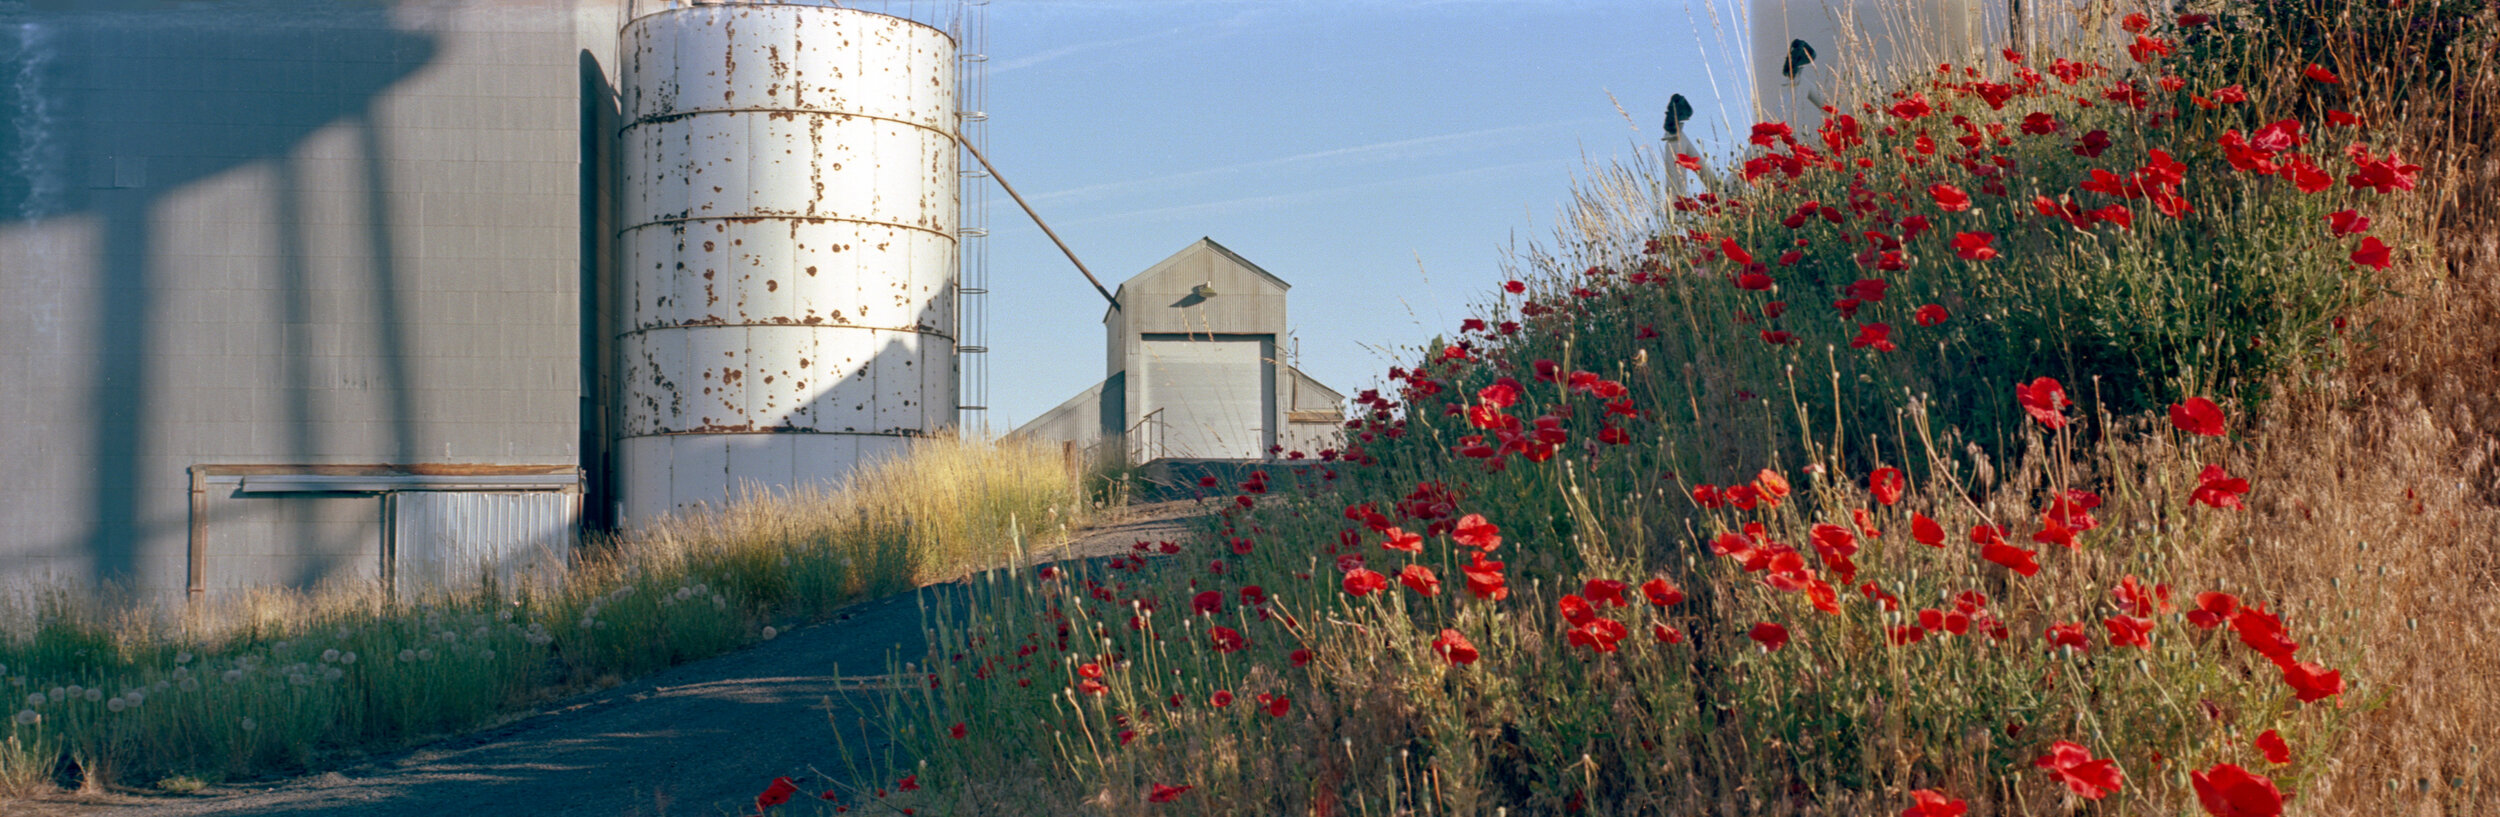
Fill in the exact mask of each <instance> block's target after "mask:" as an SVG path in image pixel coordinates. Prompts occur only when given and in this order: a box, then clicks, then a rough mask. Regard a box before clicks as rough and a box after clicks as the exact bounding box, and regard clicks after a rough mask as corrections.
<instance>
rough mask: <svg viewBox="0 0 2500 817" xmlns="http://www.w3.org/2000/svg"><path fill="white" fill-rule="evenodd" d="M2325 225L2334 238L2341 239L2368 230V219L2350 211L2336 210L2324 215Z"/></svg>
mask: <svg viewBox="0 0 2500 817" xmlns="http://www.w3.org/2000/svg"><path fill="white" fill-rule="evenodd" d="M2326 224H2327V228H2328V229H2329V230H2332V231H2334V233H2335V236H2336V237H2338V238H2341V237H2344V236H2348V235H2354V234H2358V233H2361V232H2363V231H2366V230H2368V229H2370V217H2369V216H2365V215H2362V214H2360V213H2358V212H2355V211H2352V210H2337V211H2335V212H2332V213H2328V214H2326Z"/></svg>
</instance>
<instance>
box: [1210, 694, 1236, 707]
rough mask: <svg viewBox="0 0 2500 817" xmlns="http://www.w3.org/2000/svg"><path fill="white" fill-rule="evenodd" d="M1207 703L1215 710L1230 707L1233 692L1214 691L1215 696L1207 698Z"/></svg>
mask: <svg viewBox="0 0 2500 817" xmlns="http://www.w3.org/2000/svg"><path fill="white" fill-rule="evenodd" d="M1207 703H1208V704H1210V705H1213V706H1214V707H1215V708H1217V709H1222V708H1224V707H1228V706H1232V705H1233V691H1232V690H1229V689H1219V690H1216V691H1215V694H1213V695H1209V696H1207Z"/></svg>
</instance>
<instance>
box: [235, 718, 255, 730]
mask: <svg viewBox="0 0 2500 817" xmlns="http://www.w3.org/2000/svg"><path fill="white" fill-rule="evenodd" d="M235 726H238V727H241V728H242V729H243V731H246V732H250V731H253V730H256V729H259V728H260V721H256V720H252V719H251V718H244V719H243V722H242V723H238V724H235Z"/></svg>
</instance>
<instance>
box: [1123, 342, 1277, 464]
mask: <svg viewBox="0 0 2500 817" xmlns="http://www.w3.org/2000/svg"><path fill="white" fill-rule="evenodd" d="M1141 348H1142V351H1143V352H1144V354H1143V355H1142V357H1143V358H1144V359H1143V360H1140V361H1138V362H1139V363H1140V364H1141V365H1140V366H1139V367H1138V368H1139V369H1140V370H1141V371H1140V374H1141V376H1142V377H1143V379H1144V381H1145V383H1144V385H1145V405H1144V406H1142V407H1140V408H1141V410H1142V412H1143V413H1144V415H1147V416H1151V417H1153V418H1154V419H1153V420H1151V422H1152V423H1153V424H1154V425H1155V426H1156V428H1155V429H1153V430H1152V432H1153V433H1150V434H1148V435H1147V438H1148V439H1159V440H1160V444H1159V445H1155V446H1153V447H1154V448H1155V449H1156V450H1151V451H1140V452H1137V453H1138V455H1139V456H1138V460H1139V461H1140V462H1143V461H1146V460H1151V459H1160V458H1165V457H1184V458H1195V459H1251V458H1256V457H1263V456H1266V455H1267V446H1268V445H1269V440H1270V439H1271V438H1272V436H1273V431H1274V429H1272V428H1270V427H1269V425H1268V418H1269V416H1270V414H1271V413H1272V412H1271V411H1270V410H1269V409H1270V407H1271V406H1273V405H1275V391H1274V389H1275V386H1274V385H1273V384H1274V382H1275V381H1273V380H1272V379H1270V378H1269V377H1268V364H1267V358H1268V354H1267V350H1268V343H1267V338H1264V337H1222V336H1218V337H1216V338H1213V339H1206V338H1203V337H1202V338H1200V339H1196V340H1164V339H1153V338H1150V339H1146V340H1144V341H1143V343H1142V344H1141ZM1157 412H1161V413H1160V414H1157Z"/></svg>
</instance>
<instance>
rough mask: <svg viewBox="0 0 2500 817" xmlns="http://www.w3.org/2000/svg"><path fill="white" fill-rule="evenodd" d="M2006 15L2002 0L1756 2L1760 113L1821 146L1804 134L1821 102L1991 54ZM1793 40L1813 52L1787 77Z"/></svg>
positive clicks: (2045, 0) (2001, 37) (1819, 115)
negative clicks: (1783, 68)
mask: <svg viewBox="0 0 2500 817" xmlns="http://www.w3.org/2000/svg"><path fill="white" fill-rule="evenodd" d="M2057 2H2058V0H2033V3H2032V5H2048V4H2053V3H2057ZM2005 15H2006V0H1906V2H1905V0H1753V14H1752V18H1751V21H1750V26H1751V30H1752V34H1753V36H1752V39H1751V44H1752V47H1753V72H1752V73H1753V79H1754V105H1755V108H1756V112H1757V115H1758V116H1760V117H1761V118H1762V120H1763V121H1766V122H1786V123H1789V125H1790V126H1791V127H1794V128H1795V129H1796V132H1797V136H1798V138H1799V139H1800V140H1803V141H1805V142H1806V143H1807V144H1810V145H1816V146H1817V147H1818V149H1819V147H1820V144H1819V143H1818V142H1816V141H1814V140H1812V139H1810V138H1808V136H1809V135H1810V134H1812V133H1814V131H1815V129H1816V128H1818V127H1821V125H1822V123H1823V112H1822V110H1821V107H1822V106H1824V105H1834V106H1838V105H1842V104H1847V105H1850V106H1854V105H1856V104H1857V103H1859V102H1864V101H1869V100H1865V99H1862V98H1859V97H1855V96H1850V92H1851V89H1855V88H1872V87H1878V84H1879V83H1881V82H1883V81H1884V80H1887V79H1893V78H1898V77H1900V76H1901V75H1902V74H1904V73H1910V72H1918V71H1926V70H1931V69H1933V68H1935V66H1936V64H1937V63H1939V62H1951V63H1953V64H1955V65H1970V64H1973V60H1976V59H1983V58H1985V57H1986V56H1990V55H1994V54H1995V53H1996V50H1997V49H1999V48H2002V47H2004V46H2005V45H2006V44H2007V43H2008V40H2007V37H2006V35H2007V27H2006V23H2005ZM1793 40H1803V41H1805V42H1806V44H1807V45H1808V46H1810V47H1812V48H1813V49H1814V54H1815V56H1814V59H1813V61H1812V62H1810V63H1809V64H1807V65H1806V66H1805V68H1804V69H1803V70H1800V71H1798V72H1797V74H1796V76H1795V78H1794V79H1791V78H1790V77H1788V76H1786V75H1784V74H1782V73H1781V71H1780V68H1781V65H1782V64H1783V63H1784V62H1786V61H1787V59H1788V55H1789V43H1790V42H1791V41H1793Z"/></svg>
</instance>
